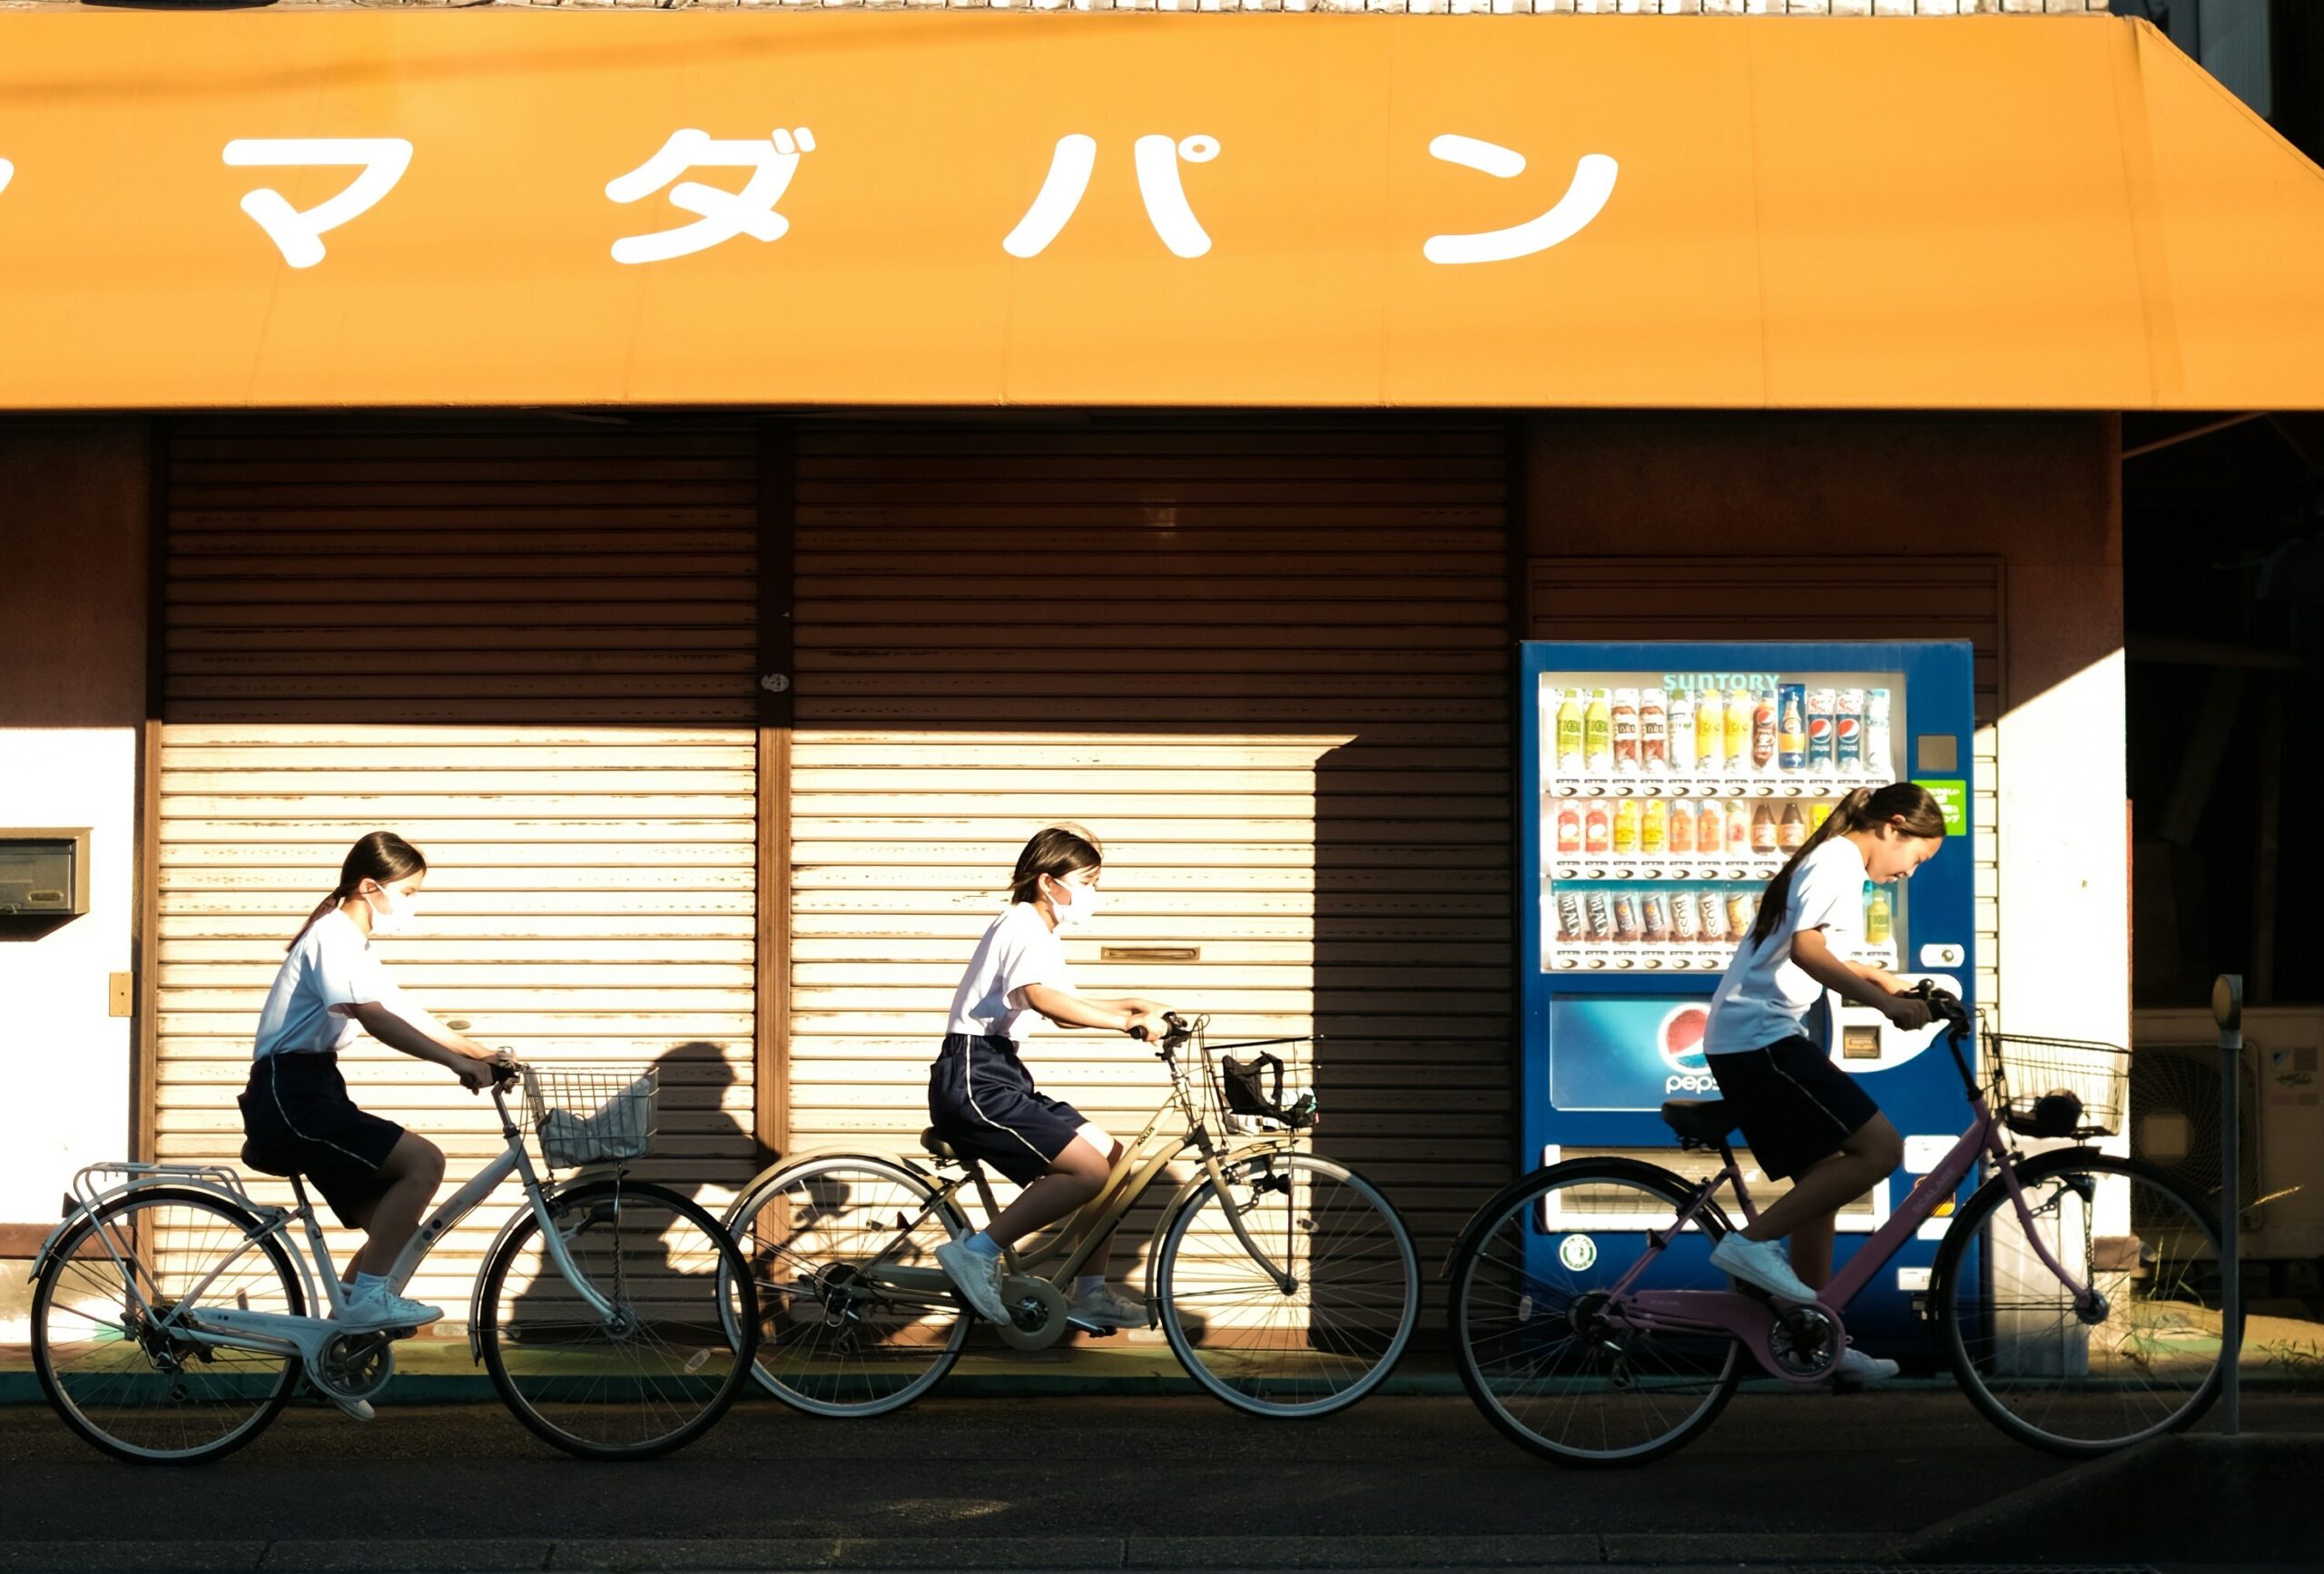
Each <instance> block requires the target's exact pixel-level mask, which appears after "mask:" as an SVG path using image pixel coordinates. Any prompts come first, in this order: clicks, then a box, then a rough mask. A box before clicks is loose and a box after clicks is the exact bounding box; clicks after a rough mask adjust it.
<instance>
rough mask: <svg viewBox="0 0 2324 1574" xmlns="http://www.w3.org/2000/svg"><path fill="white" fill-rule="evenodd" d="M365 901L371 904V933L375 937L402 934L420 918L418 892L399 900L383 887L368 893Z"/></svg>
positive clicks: (408, 893)
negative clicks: (413, 921)
mask: <svg viewBox="0 0 2324 1574" xmlns="http://www.w3.org/2000/svg"><path fill="white" fill-rule="evenodd" d="M363 900H365V901H367V902H369V903H370V904H371V932H372V933H373V934H375V935H394V934H401V933H402V932H403V931H404V930H408V929H409V928H411V922H412V920H414V919H416V918H418V917H419V893H418V892H416V891H408V892H406V893H405V894H404V895H403V896H402V897H400V898H399V897H398V896H397V895H396V894H395V893H394V892H393V891H391V890H389V889H388V888H387V887H386V886H384V885H383V886H381V887H379V889H378V890H374V891H369V892H367V893H366V894H365V895H364V898H363Z"/></svg>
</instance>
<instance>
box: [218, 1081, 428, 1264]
mask: <svg viewBox="0 0 2324 1574" xmlns="http://www.w3.org/2000/svg"><path fill="white" fill-rule="evenodd" d="M237 1102H239V1103H240V1104H241V1107H242V1135H243V1136H246V1137H248V1138H249V1139H250V1140H249V1149H250V1156H251V1158H252V1159H253V1160H254V1161H256V1163H257V1164H258V1165H259V1166H260V1167H261V1168H263V1169H265V1170H266V1171H267V1172H268V1173H269V1174H271V1175H293V1174H295V1175H301V1176H306V1177H307V1179H308V1180H310V1181H311V1182H312V1183H313V1184H314V1187H315V1189H316V1190H317V1191H319V1192H320V1193H322V1195H323V1201H325V1202H326V1203H329V1204H330V1211H331V1213H332V1214H333V1215H336V1216H337V1217H338V1219H339V1222H340V1224H342V1225H346V1226H347V1227H348V1228H349V1229H350V1230H355V1229H360V1228H362V1225H360V1224H359V1223H358V1222H357V1215H359V1214H361V1213H362V1212H363V1210H365V1209H366V1208H368V1207H369V1206H370V1205H371V1204H373V1203H376V1202H378V1201H379V1199H380V1198H381V1197H383V1196H385V1195H387V1191H388V1185H389V1182H388V1177H387V1176H384V1175H381V1174H380V1173H379V1166H381V1165H383V1164H385V1163H387V1162H388V1155H389V1154H390V1153H392V1152H394V1151H395V1146H396V1144H397V1143H399V1142H400V1141H402V1140H403V1127H402V1126H398V1125H397V1124H396V1123H395V1122H394V1121H392V1120H382V1119H380V1118H379V1117H378V1116H376V1115H366V1114H364V1113H363V1112H362V1111H361V1110H359V1109H358V1108H356V1107H355V1101H354V1100H353V1099H351V1098H350V1097H347V1083H346V1080H345V1079H344V1078H342V1077H340V1074H339V1057H338V1056H336V1055H331V1054H316V1053H313V1052H307V1053H297V1054H275V1055H269V1056H267V1057H266V1058H264V1059H262V1060H259V1061H256V1062H254V1063H253V1064H252V1065H251V1079H250V1085H249V1086H248V1087H245V1088H244V1089H243V1090H242V1094H241V1098H240V1099H239V1100H237Z"/></svg>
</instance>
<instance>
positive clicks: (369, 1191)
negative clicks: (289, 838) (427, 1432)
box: [240, 831, 498, 1328]
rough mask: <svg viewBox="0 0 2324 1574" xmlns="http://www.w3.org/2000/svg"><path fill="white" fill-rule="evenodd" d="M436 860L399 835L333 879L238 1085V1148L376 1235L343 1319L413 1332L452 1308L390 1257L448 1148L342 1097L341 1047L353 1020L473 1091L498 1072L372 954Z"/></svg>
mask: <svg viewBox="0 0 2324 1574" xmlns="http://www.w3.org/2000/svg"><path fill="white" fill-rule="evenodd" d="M427 875H428V861H427V860H426V859H424V858H422V857H421V856H420V855H419V850H418V849H417V848H415V847H413V846H412V845H411V844H410V843H409V842H408V841H405V840H404V839H403V838H402V837H400V836H398V835H396V834H395V833H394V832H392V831H372V832H371V833H370V834H369V835H368V836H366V837H364V838H363V839H362V840H361V841H358V842H357V843H356V844H355V845H354V847H353V848H352V849H350V851H349V852H348V854H347V859H346V861H345V862H344V863H342V864H341V865H340V871H339V884H338V886H337V887H336V888H335V889H334V890H332V891H331V893H330V895H329V896H327V897H325V898H324V899H323V900H322V901H321V903H320V905H318V906H317V907H316V909H315V910H314V912H313V913H312V914H311V915H310V916H309V918H308V920H307V922H306V926H305V927H304V928H303V929H301V930H300V931H299V933H298V934H297V936H295V937H294V938H293V939H291V944H290V946H289V947H288V948H287V949H288V950H289V952H290V954H289V955H288V956H286V957H285V958H284V959H283V961H282V967H281V970H280V971H278V972H277V973H276V974H275V976H274V987H273V988H272V989H270V990H269V991H268V992H267V997H266V1008H265V1009H264V1010H263V1011H262V1012H261V1013H260V1016H259V1023H258V1039H257V1043H256V1045H255V1047H254V1050H253V1055H254V1058H253V1060H252V1062H251V1076H250V1084H249V1086H248V1087H246V1088H245V1089H244V1090H243V1092H242V1094H241V1099H240V1103H241V1107H242V1131H243V1135H244V1136H245V1137H246V1138H247V1139H248V1140H247V1142H246V1144H245V1146H244V1147H243V1153H244V1155H245V1156H246V1157H247V1158H248V1159H249V1160H250V1161H251V1162H252V1163H254V1164H255V1165H257V1166H258V1167H260V1168H262V1169H266V1170H269V1171H271V1172H273V1173H276V1174H285V1175H287V1174H291V1173H294V1172H295V1173H297V1174H299V1175H302V1176H306V1177H307V1179H308V1180H310V1181H311V1182H312V1183H313V1184H314V1186H315V1189H316V1190H318V1191H320V1193H322V1195H323V1200H324V1201H325V1202H327V1203H329V1204H330V1210H331V1212H332V1213H333V1214H335V1215H338V1217H339V1222H340V1224H342V1225H346V1226H347V1227H348V1228H350V1229H356V1230H363V1231H366V1232H368V1238H367V1239H366V1240H365V1241H364V1243H363V1245H362V1248H361V1249H360V1250H359V1251H358V1252H357V1253H356V1254H355V1255H354V1258H353V1259H352V1261H351V1262H350V1264H348V1275H349V1279H350V1283H351V1285H352V1288H351V1290H350V1294H349V1296H348V1299H347V1304H346V1307H345V1309H344V1310H343V1311H341V1312H340V1322H342V1323H346V1324H348V1325H349V1326H350V1327H353V1328H416V1327H418V1326H419V1325H420V1324H422V1323H433V1322H435V1321H436V1320H437V1319H438V1318H439V1317H441V1316H443V1315H444V1313H443V1310H442V1308H440V1307H436V1306H429V1305H426V1304H423V1303H420V1302H418V1301H411V1300H407V1299H405V1298H404V1297H403V1296H401V1295H399V1294H395V1293H394V1292H393V1291H391V1290H390V1289H389V1287H388V1273H389V1270H390V1269H392V1268H393V1267H394V1266H395V1261H396V1256H397V1254H399V1253H400V1252H401V1251H402V1250H403V1248H404V1244H405V1243H406V1242H408V1241H409V1240H410V1239H411V1237H412V1235H413V1234H414V1233H415V1232H416V1231H417V1230H418V1229H419V1217H420V1215H421V1213H422V1212H424V1211H425V1210H426V1208H427V1206H428V1202H429V1201H430V1200H431V1199H432V1198H433V1197H434V1196H435V1195H436V1188H437V1186H438V1185H441V1184H442V1182H443V1179H444V1154H443V1150H442V1149H440V1148H438V1146H436V1145H435V1144H434V1143H432V1142H429V1141H428V1139H427V1138H426V1137H424V1136H414V1135H413V1134H412V1133H410V1132H409V1131H406V1130H405V1129H404V1128H403V1127H402V1126H398V1125H397V1124H396V1123H395V1122H393V1121H391V1120H382V1119H381V1118H380V1117H378V1116H376V1115H367V1114H366V1113H364V1112H363V1111H362V1110H360V1109H358V1108H357V1107H355V1103H354V1101H353V1100H352V1099H350V1098H349V1097H348V1096H347V1083H346V1081H345V1079H344V1078H343V1077H340V1071H339V1051H340V1049H341V1048H344V1047H345V1046H346V1044H347V1041H348V1040H349V1039H350V1038H354V1037H355V1034H356V1031H357V1029H358V1028H361V1029H362V1030H363V1031H364V1032H367V1033H369V1034H370V1035H371V1037H372V1038H377V1039H378V1040H379V1042H380V1043H382V1044H385V1045H387V1046H388V1047H389V1048H391V1049H400V1050H402V1051H403V1052H404V1053H405V1054H407V1055H411V1056H416V1057H417V1058H419V1059H422V1060H432V1061H434V1062H435V1063H436V1064H438V1065H439V1066H442V1067H446V1068H447V1069H448V1070H449V1071H450V1072H451V1073H452V1075H454V1076H455V1077H458V1078H459V1079H460V1085H461V1086H462V1087H466V1088H468V1090H469V1091H470V1092H472V1093H473V1092H478V1091H481V1090H482V1089H484V1088H487V1087H491V1086H492V1084H493V1083H494V1082H495V1081H496V1080H497V1076H498V1070H497V1064H496V1062H497V1057H496V1056H495V1054H494V1052H493V1051H492V1050H490V1049H487V1048H485V1047H484V1046H483V1045H481V1044H478V1043H477V1042H476V1041H475V1040H474V1039H472V1038H463V1037H462V1036H461V1035H459V1034H458V1033H455V1032H453V1031H452V1030H451V1029H450V1028H446V1027H445V1026H443V1024H441V1023H439V1022H438V1021H437V1020H436V1018H433V1017H431V1016H429V1015H428V1013H427V1012H426V1011H424V1010H422V1009H420V1008H419V1006H417V1005H415V1004H414V1003H412V1002H411V1001H410V1000H409V999H406V998H405V996H404V994H403V991H402V990H400V989H397V988H396V986H395V984H394V983H393V982H392V981H391V980H389V978H388V976H387V972H386V969H383V968H382V967H381V966H380V964H379V959H378V958H377V957H376V956H374V955H373V954H372V951H371V940H372V939H373V937H374V936H377V935H386V934H394V933H396V932H398V931H399V930H403V929H404V928H405V927H406V926H407V925H409V923H410V921H411V919H412V913H413V909H414V906H415V904H416V899H417V897H418V894H419V887H420V883H421V882H422V881H423V880H425V879H426V878H427Z"/></svg>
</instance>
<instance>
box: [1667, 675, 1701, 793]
mask: <svg viewBox="0 0 2324 1574" xmlns="http://www.w3.org/2000/svg"><path fill="white" fill-rule="evenodd" d="M1662 708H1663V710H1664V711H1665V712H1667V713H1669V717H1670V769H1672V770H1673V771H1676V772H1679V773H1680V774H1681V775H1684V774H1685V773H1686V772H1689V771H1691V770H1693V769H1694V768H1695V697H1694V695H1693V694H1689V692H1688V691H1687V690H1685V689H1672V690H1671V691H1670V694H1669V698H1668V699H1667V700H1665V701H1664V702H1663V707H1662Z"/></svg>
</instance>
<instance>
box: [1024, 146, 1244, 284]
mask: <svg viewBox="0 0 2324 1574" xmlns="http://www.w3.org/2000/svg"><path fill="white" fill-rule="evenodd" d="M1131 153H1132V155H1133V159H1134V162H1136V164H1137V194H1138V195H1139V196H1140V197H1142V198H1144V199H1145V201H1146V216H1147V219H1148V220H1149V221H1151V222H1152V223H1153V225H1154V232H1155V233H1156V234H1157V235H1159V236H1161V237H1162V243H1163V244H1164V245H1165V246H1167V247H1168V248H1170V252H1171V254H1172V255H1173V256H1177V257H1199V256H1201V255H1202V254H1203V253H1204V252H1206V251H1209V250H1210V237H1209V236H1208V235H1207V234H1206V233H1204V232H1203V227H1202V225H1201V224H1200V223H1199V222H1198V221H1196V218H1195V211H1194V209H1193V208H1191V207H1189V206H1188V205H1187V189H1186V187H1185V185H1184V184H1183V183H1181V182H1180V181H1179V179H1178V162H1179V161H1180V160H1181V159H1183V160H1185V161H1186V162H1187V163H1190V164H1206V163H1208V162H1210V161H1211V160H1213V159H1215V158H1216V157H1217V156H1218V139H1217V138H1216V137H1212V136H1190V137H1185V138H1181V139H1179V140H1177V141H1175V142H1174V141H1172V140H1171V139H1170V138H1168V137H1166V136H1142V137H1140V138H1138V139H1137V143H1136V144H1135V145H1134V146H1133V147H1132V149H1131ZM1097 164H1098V139H1097V138H1096V137H1091V136H1083V135H1081V134H1080V133H1078V132H1077V133H1074V134H1073V135H1071V136H1063V137H1059V138H1058V140H1057V150H1056V152H1053V153H1051V154H1050V156H1049V174H1048V176H1047V177H1046V178H1045V179H1044V180H1043V181H1042V182H1041V190H1040V193H1039V195H1038V196H1036V197H1035V198H1034V199H1033V205H1032V206H1031V207H1029V208H1028V209H1026V210H1025V216H1024V217H1023V218H1021V219H1019V220H1018V221H1017V227H1016V228H1015V229H1014V230H1011V231H1009V238H1008V239H1007V240H1005V241H1002V242H1001V243H1000V249H1001V250H1002V251H1006V252H1008V253H1009V255H1010V256H1011V257H1038V256H1039V255H1040V254H1041V252H1042V251H1044V250H1046V249H1047V248H1048V246H1049V242H1050V241H1054V240H1056V239H1057V237H1058V232H1059V231H1061V230H1063V229H1064V228H1065V225H1066V221H1067V220H1068V219H1070V218H1072V217H1073V213H1074V210H1075V209H1077V208H1078V207H1079V206H1080V205H1081V194H1082V193H1083V192H1086V191H1088V189H1089V172H1090V171H1092V170H1093V169H1095V168H1096V167H1097Z"/></svg>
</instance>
